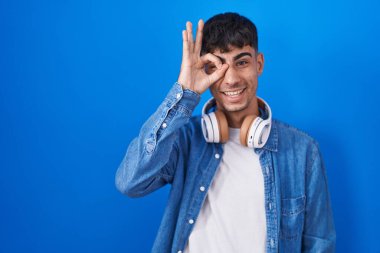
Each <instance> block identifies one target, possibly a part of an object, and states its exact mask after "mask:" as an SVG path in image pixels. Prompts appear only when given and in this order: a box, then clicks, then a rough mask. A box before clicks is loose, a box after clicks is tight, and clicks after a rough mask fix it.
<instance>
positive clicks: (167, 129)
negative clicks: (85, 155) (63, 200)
mask: <svg viewBox="0 0 380 253" xmlns="http://www.w3.org/2000/svg"><path fill="white" fill-rule="evenodd" d="M199 99H200V96H199V94H197V93H195V92H193V91H191V90H187V89H185V90H183V89H182V87H181V85H180V84H178V83H175V84H174V86H173V87H172V89H171V90H170V91H169V93H168V95H167V96H166V98H165V100H164V101H163V102H162V103H161V105H160V106H159V107H158V109H157V110H156V112H155V113H154V114H153V115H152V116H151V117H150V118H149V119H148V120H147V121H146V122H145V123H144V125H143V126H142V128H141V130H140V133H139V136H138V137H137V138H135V139H133V141H132V142H131V143H130V144H129V147H128V149H127V153H126V154H125V156H124V159H123V160H122V162H121V164H120V166H119V168H118V169H117V172H116V176H115V184H116V187H117V189H118V190H119V191H120V192H122V193H123V194H126V195H128V196H130V197H140V196H144V195H146V194H148V193H150V192H152V191H154V190H156V189H158V188H160V187H161V186H163V185H165V184H167V183H171V182H172V180H173V175H174V172H175V168H176V162H177V159H178V156H179V153H180V150H179V144H178V130H179V129H180V128H181V127H183V126H184V125H185V124H186V123H187V122H188V121H189V119H190V117H191V115H192V112H193V110H194V108H195V107H196V105H197V104H198V103H199ZM181 148H182V147H181Z"/></svg>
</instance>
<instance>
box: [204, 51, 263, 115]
mask: <svg viewBox="0 0 380 253" xmlns="http://www.w3.org/2000/svg"><path fill="white" fill-rule="evenodd" d="M213 54H214V55H216V56H217V57H218V58H219V59H220V60H221V61H222V63H227V64H228V65H229V67H228V69H227V71H226V73H225V75H224V77H222V78H221V79H220V80H219V81H217V82H216V83H214V84H213V85H212V86H211V87H210V91H211V93H212V95H213V96H214V98H215V100H216V102H217V106H218V109H219V110H222V111H224V112H225V113H234V112H242V113H243V114H245V113H247V114H248V113H251V112H252V108H253V109H254V108H256V106H252V103H254V102H255V101H256V99H255V98H256V89H257V82H258V76H259V75H261V73H262V71H263V66H264V57H263V55H262V54H261V53H256V51H255V49H253V48H252V47H251V46H244V47H243V48H237V47H231V50H230V51H229V52H225V53H222V52H221V51H220V50H219V49H218V50H216V51H214V52H213ZM206 71H207V73H211V72H213V71H215V66H213V65H212V64H210V65H208V66H207V68H206Z"/></svg>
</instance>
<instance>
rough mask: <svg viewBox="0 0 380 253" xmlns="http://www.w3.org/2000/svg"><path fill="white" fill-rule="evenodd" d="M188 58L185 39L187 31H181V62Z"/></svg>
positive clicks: (187, 43) (187, 46)
mask: <svg viewBox="0 0 380 253" xmlns="http://www.w3.org/2000/svg"><path fill="white" fill-rule="evenodd" d="M188 58H189V42H188V38H187V31H186V30H183V31H182V60H184V59H188Z"/></svg>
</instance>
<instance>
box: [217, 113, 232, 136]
mask: <svg viewBox="0 0 380 253" xmlns="http://www.w3.org/2000/svg"><path fill="white" fill-rule="evenodd" d="M214 113H215V117H216V119H217V121H218V127H219V137H220V138H219V140H220V142H221V143H225V142H227V141H228V138H229V136H228V122H227V118H226V115H224V113H223V112H221V111H215V112H214Z"/></svg>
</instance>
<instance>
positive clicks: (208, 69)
mask: <svg viewBox="0 0 380 253" xmlns="http://www.w3.org/2000/svg"><path fill="white" fill-rule="evenodd" d="M215 70H216V66H215V65H214V64H208V65H206V73H207V74H211V73H213V72H214V71H215Z"/></svg>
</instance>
